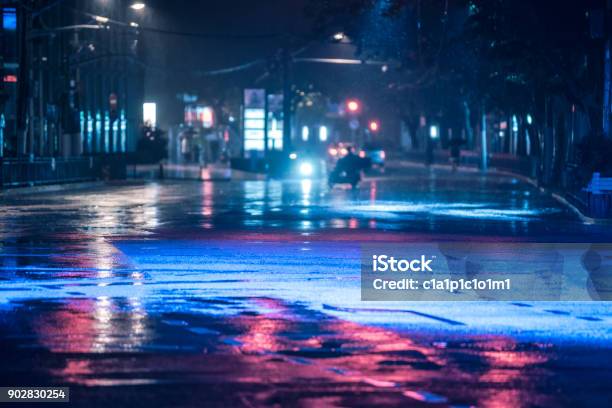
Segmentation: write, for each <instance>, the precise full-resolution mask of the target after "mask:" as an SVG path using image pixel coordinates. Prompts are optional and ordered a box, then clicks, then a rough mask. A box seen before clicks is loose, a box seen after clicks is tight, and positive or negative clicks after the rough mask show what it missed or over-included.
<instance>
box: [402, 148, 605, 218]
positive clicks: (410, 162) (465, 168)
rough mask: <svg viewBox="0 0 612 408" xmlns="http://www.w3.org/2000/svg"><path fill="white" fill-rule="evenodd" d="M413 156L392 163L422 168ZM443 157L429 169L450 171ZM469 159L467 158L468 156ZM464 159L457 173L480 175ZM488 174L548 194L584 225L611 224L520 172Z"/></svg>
mask: <svg viewBox="0 0 612 408" xmlns="http://www.w3.org/2000/svg"><path fill="white" fill-rule="evenodd" d="M411 155H412V156H413V158H412V159H403V160H402V159H399V160H398V159H396V160H393V161H392V162H393V163H397V164H399V167H423V166H424V163H425V159H424V158H422V159H421V160H418V159H415V158H416V157H418V154H417V155H415V153H414V152H413V153H412V154H411ZM442 156H443V155H441V154H438V155H437V156H436V157H435V158H434V164H432V165H430V166H429V167H430V168H432V169H434V170H446V171H449V172H450V171H452V166H451V165H450V163H443V162H441V157H442ZM468 157H469V156H468ZM463 159H464V157H463V156H462V163H461V165H460V166H459V167H458V168H457V171H458V172H462V173H481V172H482V170H481V169H480V168H479V167H478V166H477V165H474V164H473V163H471V162H470V160H468V161H467V162H468V163H465V161H464V160H463ZM486 172H487V173H488V174H498V175H503V176H509V177H515V178H517V179H520V180H521V181H523V182H525V183H528V184H531V185H532V186H533V187H535V188H537V189H539V190H540V191H541V192H542V193H545V194H549V195H550V196H551V197H553V198H554V199H555V200H557V201H558V202H559V203H561V204H562V205H564V206H566V207H568V208H569V209H570V210H572V211H573V212H574V213H575V214H576V215H577V216H578V217H579V218H580V219H581V220H582V221H583V222H584V223H587V224H602V225H608V224H612V219H607V218H593V217H590V216H588V215H587V214H586V213H585V211H584V209H583V208H580V207H581V206H579V205H577V203H572V201H573V200H572V199H570V198H568V197H566V195H565V194H564V193H563V192H561V191H557V190H555V189H552V188H547V187H542V186H541V185H539V184H538V182H537V180H535V179H534V178H532V177H530V176H528V175H525V174H522V173H520V172H517V171H513V170H512V169H510V168H499V167H496V166H493V165H491V166H490V167H489V169H488V170H487V171H486Z"/></svg>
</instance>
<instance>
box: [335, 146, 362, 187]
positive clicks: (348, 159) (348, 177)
mask: <svg viewBox="0 0 612 408" xmlns="http://www.w3.org/2000/svg"><path fill="white" fill-rule="evenodd" d="M362 168H363V164H362V159H360V158H359V157H358V156H357V155H356V154H355V153H353V148H352V147H348V148H347V154H346V156H344V157H343V158H341V159H340V160H338V162H337V163H336V167H335V168H334V170H333V171H332V172H331V173H330V174H329V186H330V187H333V186H334V184H342V183H348V184H350V185H351V186H352V187H353V188H356V187H357V185H358V184H359V182H360V181H361V169H362Z"/></svg>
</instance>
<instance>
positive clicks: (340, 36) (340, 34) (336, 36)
mask: <svg viewBox="0 0 612 408" xmlns="http://www.w3.org/2000/svg"><path fill="white" fill-rule="evenodd" d="M344 37H345V35H344V33H343V32H338V33H335V34H334V40H336V41H342V40H344Z"/></svg>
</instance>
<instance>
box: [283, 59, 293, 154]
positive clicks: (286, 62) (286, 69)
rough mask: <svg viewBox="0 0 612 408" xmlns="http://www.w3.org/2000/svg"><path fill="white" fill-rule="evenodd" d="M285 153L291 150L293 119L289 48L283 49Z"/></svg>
mask: <svg viewBox="0 0 612 408" xmlns="http://www.w3.org/2000/svg"><path fill="white" fill-rule="evenodd" d="M282 59H283V61H282V65H283V151H285V152H289V151H290V150H291V144H292V143H291V119H292V115H293V112H292V106H291V105H292V100H293V93H292V92H291V72H290V70H291V62H292V61H291V54H290V53H289V49H288V47H285V48H284V49H283V55H282Z"/></svg>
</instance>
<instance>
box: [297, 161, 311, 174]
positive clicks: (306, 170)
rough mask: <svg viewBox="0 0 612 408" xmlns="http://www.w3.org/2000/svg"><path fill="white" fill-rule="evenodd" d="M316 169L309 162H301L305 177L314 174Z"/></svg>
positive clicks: (301, 170) (301, 171)
mask: <svg viewBox="0 0 612 408" xmlns="http://www.w3.org/2000/svg"><path fill="white" fill-rule="evenodd" d="M313 171H314V169H313V168H312V164H310V163H308V162H303V163H301V164H300V174H301V175H302V176H304V177H309V176H312V173H313Z"/></svg>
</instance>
